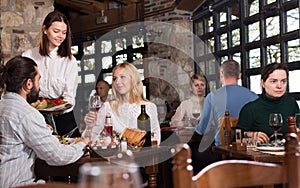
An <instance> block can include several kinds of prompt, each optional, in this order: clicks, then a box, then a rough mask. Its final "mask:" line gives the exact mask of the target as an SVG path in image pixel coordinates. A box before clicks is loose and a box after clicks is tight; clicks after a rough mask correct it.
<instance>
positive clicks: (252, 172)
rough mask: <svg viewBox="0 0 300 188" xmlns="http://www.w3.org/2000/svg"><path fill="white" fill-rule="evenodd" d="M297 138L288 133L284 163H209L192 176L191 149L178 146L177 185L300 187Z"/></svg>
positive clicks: (194, 187) (179, 187)
mask: <svg viewBox="0 0 300 188" xmlns="http://www.w3.org/2000/svg"><path fill="white" fill-rule="evenodd" d="M298 141H299V139H298V137H297V135H296V134H294V133H290V134H288V135H287V136H286V143H285V153H286V154H285V162H284V164H275V163H265V162H256V161H249V160H223V161H219V162H215V163H213V164H210V165H208V166H207V167H205V168H204V169H202V170H201V171H200V172H199V173H198V174H196V175H195V176H193V168H192V166H191V152H190V148H189V146H188V145H177V148H176V151H179V152H178V153H177V154H176V155H175V156H174V157H173V163H174V167H173V181H174V187H175V188H186V187H191V188H200V187H201V188H214V187H223V188H229V187H231V188H232V187H249V186H271V185H275V184H283V185H284V187H287V188H299V187H300V153H299V145H298Z"/></svg>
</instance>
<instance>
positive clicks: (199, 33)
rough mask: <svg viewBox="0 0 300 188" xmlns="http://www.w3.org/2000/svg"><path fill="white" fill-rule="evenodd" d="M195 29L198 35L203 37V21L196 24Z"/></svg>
mask: <svg viewBox="0 0 300 188" xmlns="http://www.w3.org/2000/svg"><path fill="white" fill-rule="evenodd" d="M197 28H198V35H203V34H204V29H203V21H202V20H201V21H199V22H198V23H197Z"/></svg>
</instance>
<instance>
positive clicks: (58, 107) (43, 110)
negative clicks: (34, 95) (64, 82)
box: [39, 103, 72, 112]
mask: <svg viewBox="0 0 300 188" xmlns="http://www.w3.org/2000/svg"><path fill="white" fill-rule="evenodd" d="M71 107H72V105H71V104H70V103H64V104H61V105H58V106H53V107H51V108H45V109H39V111H40V112H55V111H61V110H67V109H69V108H71Z"/></svg>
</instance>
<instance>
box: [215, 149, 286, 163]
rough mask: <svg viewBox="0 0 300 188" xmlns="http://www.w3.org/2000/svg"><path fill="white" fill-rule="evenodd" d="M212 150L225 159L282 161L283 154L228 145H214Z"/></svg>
mask: <svg viewBox="0 0 300 188" xmlns="http://www.w3.org/2000/svg"><path fill="white" fill-rule="evenodd" d="M213 151H214V152H216V153H218V154H222V155H223V156H224V157H225V159H244V160H252V161H259V162H270V163H283V162H284V155H272V154H268V153H264V152H261V151H259V150H256V149H253V148H248V149H247V150H246V151H239V150H234V149H233V148H232V147H230V146H215V147H213Z"/></svg>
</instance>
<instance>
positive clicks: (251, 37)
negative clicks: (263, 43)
mask: <svg viewBox="0 0 300 188" xmlns="http://www.w3.org/2000/svg"><path fill="white" fill-rule="evenodd" d="M248 33H249V34H248V42H253V41H258V40H260V35H259V34H260V32H259V22H255V23H253V24H250V25H248Z"/></svg>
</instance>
